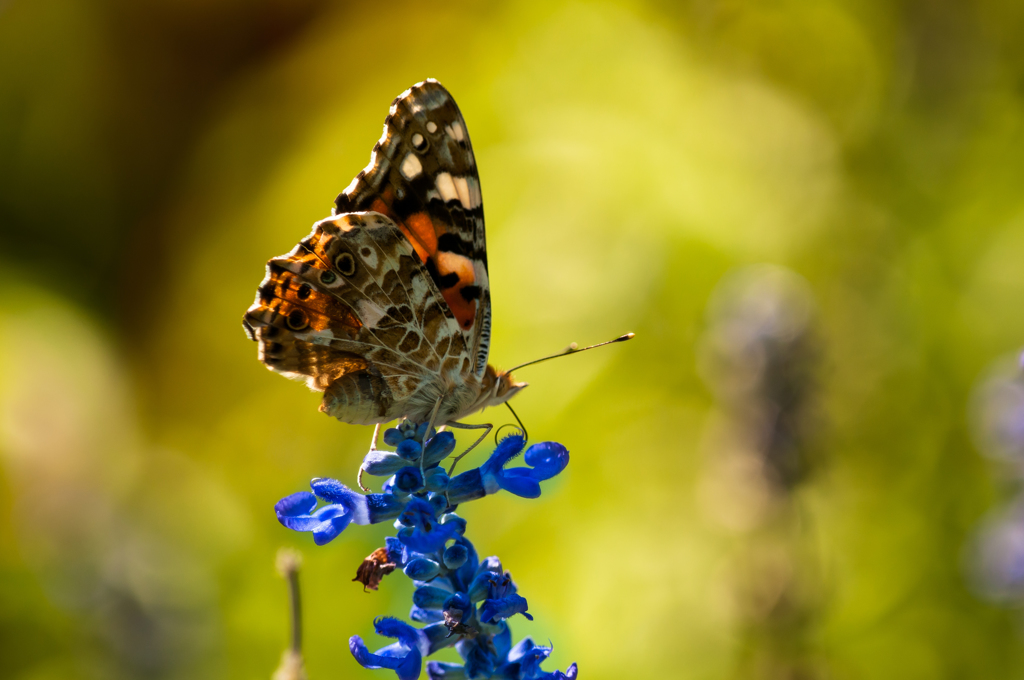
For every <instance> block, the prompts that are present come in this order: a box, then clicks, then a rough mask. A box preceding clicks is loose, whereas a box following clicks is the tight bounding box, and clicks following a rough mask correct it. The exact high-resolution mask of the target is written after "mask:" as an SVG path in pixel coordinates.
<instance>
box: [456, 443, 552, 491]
mask: <svg viewBox="0 0 1024 680" xmlns="http://www.w3.org/2000/svg"><path fill="white" fill-rule="evenodd" d="M525 445H526V440H525V439H524V438H523V437H522V436H521V435H509V436H507V437H504V438H502V440H501V441H500V442H498V446H497V447H496V448H495V449H494V453H492V454H491V457H490V458H488V459H487V462H486V463H484V464H483V465H481V466H480V467H479V468H476V469H474V470H469V471H467V472H463V473H462V474H461V475H457V476H456V477H454V478H453V479H452V480H451V481H450V482H449V483H448V502H449V503H450V504H451V505H457V504H459V503H464V502H466V501H470V500H474V499H477V498H483V497H484V496H487V495H490V494H493V493H497V492H498V491H499V490H501V489H504V490H505V491H508V492H509V493H512V494H515V495H516V496H520V497H522V498H537V497H538V496H540V482H542V481H544V480H546V479H551V478H552V477H554V476H555V475H557V474H558V473H559V472H561V471H562V470H564V469H565V466H566V465H568V464H569V450H568V449H566V448H565V447H564V446H562V445H561V444H558V443H556V442H540V443H539V444H534V445H533V446H531V447H530V448H529V449H527V450H526V454H525V455H524V456H523V460H524V461H525V462H526V464H527V465H529V466H530V467H515V468H506V467H505V466H506V465H507V464H508V463H509V462H510V461H511V460H512V459H513V458H515V457H516V456H517V455H519V452H520V451H522V450H523V446H525Z"/></svg>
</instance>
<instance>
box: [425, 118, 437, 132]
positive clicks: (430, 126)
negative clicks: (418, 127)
mask: <svg viewBox="0 0 1024 680" xmlns="http://www.w3.org/2000/svg"><path fill="white" fill-rule="evenodd" d="M427 132H429V133H430V134H434V133H435V132H437V123H435V122H434V121H432V120H428V121H427Z"/></svg>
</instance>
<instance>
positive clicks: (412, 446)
mask: <svg viewBox="0 0 1024 680" xmlns="http://www.w3.org/2000/svg"><path fill="white" fill-rule="evenodd" d="M422 452H423V447H422V446H420V443H419V442H418V441H416V440H415V439H406V440H403V441H402V443H401V444H399V445H398V448H397V449H395V453H397V454H398V455H399V456H401V457H402V458H404V459H405V460H419V459H420V454H421V453H422Z"/></svg>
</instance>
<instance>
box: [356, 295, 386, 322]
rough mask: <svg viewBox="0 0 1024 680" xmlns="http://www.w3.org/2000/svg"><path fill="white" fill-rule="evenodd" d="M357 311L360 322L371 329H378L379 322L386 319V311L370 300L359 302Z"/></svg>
mask: <svg viewBox="0 0 1024 680" xmlns="http://www.w3.org/2000/svg"><path fill="white" fill-rule="evenodd" d="M356 311H357V312H358V313H359V320H360V321H362V322H363V325H364V326H367V327H369V328H376V327H377V322H378V321H380V320H381V319H382V318H384V310H383V309H381V308H380V307H378V306H377V305H375V304H373V303H372V302H370V301H369V300H359V301H358V302H357V303H356Z"/></svg>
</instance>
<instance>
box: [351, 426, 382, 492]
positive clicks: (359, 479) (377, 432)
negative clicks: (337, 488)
mask: <svg viewBox="0 0 1024 680" xmlns="http://www.w3.org/2000/svg"><path fill="white" fill-rule="evenodd" d="M380 425H381V424H380V423H377V425H376V426H374V428H373V439H371V440H370V451H376V450H377V437H378V436H380ZM356 484H357V485H358V486H359V488H360V489H362V490H363V491H365V492H366V493H370V489H368V488H367V487H365V486H363V466H362V465H360V466H359V472H357V473H356Z"/></svg>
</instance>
